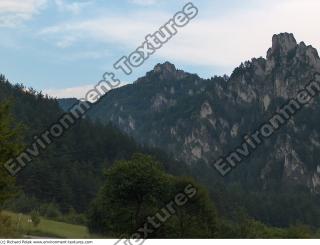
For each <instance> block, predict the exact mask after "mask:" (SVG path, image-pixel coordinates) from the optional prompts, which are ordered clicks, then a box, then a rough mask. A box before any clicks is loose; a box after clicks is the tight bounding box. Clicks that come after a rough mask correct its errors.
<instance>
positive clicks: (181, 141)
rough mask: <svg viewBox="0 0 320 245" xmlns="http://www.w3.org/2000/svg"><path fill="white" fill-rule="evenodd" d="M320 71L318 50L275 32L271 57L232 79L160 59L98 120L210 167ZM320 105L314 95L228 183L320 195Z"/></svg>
mask: <svg viewBox="0 0 320 245" xmlns="http://www.w3.org/2000/svg"><path fill="white" fill-rule="evenodd" d="M317 72H320V59H319V56H318V53H317V50H316V49H314V48H313V47H311V46H306V45H305V44H304V43H303V42H301V43H299V44H298V43H297V41H296V40H295V38H294V36H293V34H288V33H281V34H279V35H274V36H273V38H272V47H271V48H270V49H269V50H268V52H267V56H266V58H254V59H252V60H251V61H247V62H245V63H243V64H241V65H240V66H239V67H237V68H236V69H235V70H234V72H233V73H232V75H231V76H230V78H229V77H226V76H225V77H214V78H211V79H208V80H204V79H201V78H199V77H198V76H197V75H194V74H190V73H186V72H184V71H181V70H177V69H176V68H175V66H174V65H172V64H170V63H169V62H166V63H164V64H158V65H156V66H155V68H154V69H153V70H152V71H150V72H148V73H147V74H146V76H145V77H142V78H140V79H138V80H137V81H136V82H135V83H134V84H132V85H128V86H125V87H122V88H119V89H117V90H115V91H112V92H111V93H109V94H108V95H106V96H105V97H104V98H103V101H102V102H100V103H99V105H98V106H97V107H96V108H95V109H93V111H92V114H91V117H93V118H98V119H100V120H101V121H104V122H109V121H111V122H113V123H114V124H116V125H117V126H118V127H119V128H121V129H122V130H124V131H125V132H127V133H129V134H130V135H132V136H133V137H134V138H135V139H137V140H138V141H139V142H141V143H143V144H147V145H151V146H156V147H159V148H162V149H164V150H166V151H168V152H172V153H173V154H174V156H176V158H177V159H181V160H183V161H185V162H186V163H188V164H190V166H197V165H198V164H203V163H205V164H209V163H211V162H213V161H215V160H217V159H218V158H219V157H220V156H223V155H226V154H227V153H229V152H230V151H231V150H233V148H234V147H237V146H238V145H239V144H240V142H241V140H242V138H241V136H242V135H245V134H248V133H250V132H252V130H255V129H256V128H257V127H258V126H259V125H260V124H261V123H263V122H265V121H266V120H267V119H268V118H269V117H270V116H272V115H273V114H274V113H275V112H276V110H277V108H279V107H280V106H282V105H283V104H284V103H285V102H286V100H288V99H289V98H293V97H295V96H296V94H297V92H298V91H299V90H300V89H302V88H303V87H304V86H305V85H306V84H307V83H308V82H310V81H311V79H312V78H313V76H314V75H315V74H316V73H317ZM190 91H191V92H190ZM119 108H121V110H120V109H119ZM319 110H320V102H319V101H318V100H314V101H313V103H312V104H311V105H310V106H308V107H307V108H304V109H303V110H302V111H301V112H299V114H298V115H297V116H295V117H294V118H293V119H292V120H291V121H290V123H289V124H288V125H287V126H286V127H285V128H283V129H281V130H279V131H278V132H277V133H276V135H275V136H274V137H272V138H271V139H269V140H267V141H266V142H265V144H264V145H263V146H262V147H261V148H260V149H259V150H258V151H257V152H255V153H254V154H253V155H252V156H251V157H250V158H248V160H246V162H245V163H244V164H242V166H241V167H240V166H239V168H237V169H236V170H235V171H234V172H233V173H232V174H231V175H230V176H229V177H228V180H235V181H240V182H242V183H244V184H247V185H249V184H250V185H254V186H259V187H260V188H262V189H270V188H279V186H280V187H287V186H292V185H302V186H305V187H308V188H309V189H310V190H311V191H314V192H319V191H320V160H319V159H320V138H319V136H320V124H319V120H320V116H318V114H319V113H318V112H319ZM119 118H121V120H119ZM210 171H211V172H214V170H210ZM210 171H208V172H210Z"/></svg>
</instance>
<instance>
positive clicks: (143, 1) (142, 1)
mask: <svg viewBox="0 0 320 245" xmlns="http://www.w3.org/2000/svg"><path fill="white" fill-rule="evenodd" d="M129 2H130V3H133V4H137V5H142V6H148V5H154V4H156V3H158V2H159V0H129Z"/></svg>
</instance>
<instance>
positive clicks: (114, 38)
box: [39, 12, 170, 48]
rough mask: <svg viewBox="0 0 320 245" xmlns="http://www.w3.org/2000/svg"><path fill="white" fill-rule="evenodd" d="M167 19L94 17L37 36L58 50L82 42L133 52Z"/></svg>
mask: <svg viewBox="0 0 320 245" xmlns="http://www.w3.org/2000/svg"><path fill="white" fill-rule="evenodd" d="M169 18H170V17H169V16H168V15H166V14H164V13H158V12H157V13H155V12H153V13H137V14H136V15H128V16H109V17H96V18H94V19H89V20H82V21H74V22H66V23H61V24H58V25H54V26H50V27H46V28H44V29H42V30H41V31H40V32H39V35H40V36H42V37H44V38H46V39H52V40H54V42H55V44H56V45H57V46H58V47H60V48H66V47H70V46H72V45H73V44H75V43H77V42H83V41H86V42H87V41H89V42H93V41H96V42H103V43H108V44H110V43H111V44H114V45H119V46H122V45H124V46H125V47H128V48H134V46H136V45H140V44H141V43H142V42H143V41H144V36H145V35H147V34H149V33H152V32H154V31H156V30H157V28H158V27H159V26H160V25H162V24H163V23H165V22H166V21H167V20H168V19H169ZM146 20H147V21H146ZM161 20H163V22H161Z"/></svg>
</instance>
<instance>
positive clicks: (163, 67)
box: [153, 61, 177, 73]
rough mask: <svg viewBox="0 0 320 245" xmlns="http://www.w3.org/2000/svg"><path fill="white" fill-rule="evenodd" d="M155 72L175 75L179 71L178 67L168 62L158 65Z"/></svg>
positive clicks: (154, 69)
mask: <svg viewBox="0 0 320 245" xmlns="http://www.w3.org/2000/svg"><path fill="white" fill-rule="evenodd" d="M153 71H154V72H155V73H175V72H176V71H177V69H176V67H175V66H174V64H172V63H170V62H168V61H166V62H164V63H163V64H160V63H159V64H157V65H156V66H155V67H154V68H153Z"/></svg>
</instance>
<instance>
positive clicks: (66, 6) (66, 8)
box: [54, 0, 92, 14]
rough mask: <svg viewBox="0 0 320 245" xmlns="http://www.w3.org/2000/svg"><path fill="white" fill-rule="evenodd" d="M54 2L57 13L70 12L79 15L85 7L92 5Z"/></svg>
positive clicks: (85, 2) (63, 1)
mask: <svg viewBox="0 0 320 245" xmlns="http://www.w3.org/2000/svg"><path fill="white" fill-rule="evenodd" d="M54 2H55V4H56V6H57V7H58V9H59V11H61V12H71V13H72V14H80V13H81V11H82V10H83V9H84V8H85V7H87V6H88V5H90V4H91V3H92V1H91V2H90V1H84V2H79V1H78V2H72V3H67V2H66V1H65V0H54Z"/></svg>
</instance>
